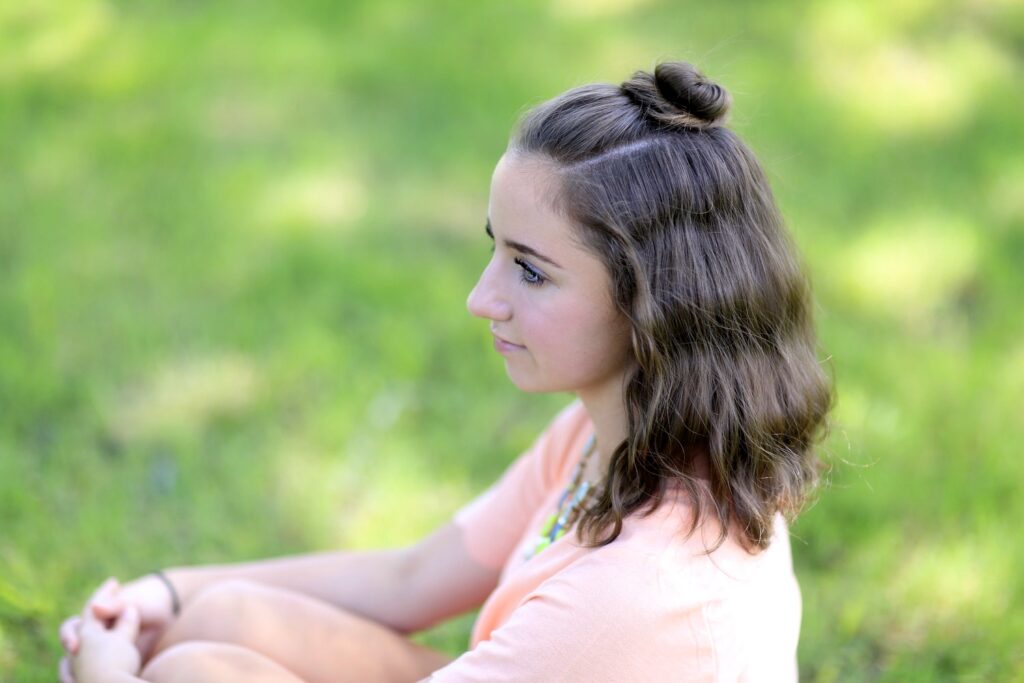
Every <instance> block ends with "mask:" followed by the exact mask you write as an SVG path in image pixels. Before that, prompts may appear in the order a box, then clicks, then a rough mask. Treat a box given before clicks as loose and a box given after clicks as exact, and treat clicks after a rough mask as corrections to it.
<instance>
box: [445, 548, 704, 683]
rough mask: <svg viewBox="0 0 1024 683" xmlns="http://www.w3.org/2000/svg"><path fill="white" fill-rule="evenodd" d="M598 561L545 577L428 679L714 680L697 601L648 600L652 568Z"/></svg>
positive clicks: (462, 682) (496, 682)
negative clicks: (483, 635)
mask: <svg viewBox="0 0 1024 683" xmlns="http://www.w3.org/2000/svg"><path fill="white" fill-rule="evenodd" d="M619 559H621V558H619ZM599 564H600V565H601V566H598V567H595V566H594V563H590V564H588V565H586V566H581V567H573V568H572V569H569V570H567V571H564V572H561V573H559V574H557V575H555V576H553V577H552V578H551V579H549V580H547V581H545V582H544V583H543V584H542V585H541V586H540V587H538V589H537V590H535V591H534V592H533V593H531V595H530V596H529V597H528V598H527V599H526V600H525V601H524V602H523V603H522V604H521V605H520V606H519V607H518V608H517V609H516V610H515V612H513V613H512V615H511V616H510V617H509V619H508V621H506V622H505V623H504V624H503V625H502V626H500V627H499V628H498V629H496V630H495V631H494V632H493V633H492V634H491V637H490V639H488V640H486V641H483V642H481V643H480V644H479V645H478V646H477V647H476V648H474V649H472V650H470V651H469V652H467V653H465V654H463V655H462V656H461V657H459V658H458V659H456V660H455V661H453V662H452V663H450V664H448V665H447V666H445V667H444V668H442V669H439V670H438V671H435V672H434V674H433V675H432V676H431V678H430V682H431V683H477V682H481V683H482V682H483V681H488V682H493V683H502V682H506V681H507V682H510V683H511V682H513V681H516V682H519V683H524V682H530V681H597V682H599V681H609V682H611V681H699V682H703V681H715V680H717V679H716V676H715V653H714V647H713V646H712V643H711V639H710V635H709V633H708V630H707V628H706V626H705V624H704V615H703V610H702V608H701V606H700V605H689V606H685V607H680V606H679V605H678V603H676V604H675V605H663V604H661V603H659V601H658V600H656V599H652V596H657V595H658V590H657V588H656V587H655V586H654V585H653V584H652V582H653V581H656V580H657V579H656V578H654V577H655V572H650V571H644V570H642V569H638V568H637V565H636V564H632V566H630V564H629V563H625V566H624V564H623V563H621V562H618V561H614V560H613V561H611V562H608V561H605V562H602V563H599ZM624 573H625V574H631V576H629V577H628V579H629V580H626V581H623V578H624V577H623V574H624Z"/></svg>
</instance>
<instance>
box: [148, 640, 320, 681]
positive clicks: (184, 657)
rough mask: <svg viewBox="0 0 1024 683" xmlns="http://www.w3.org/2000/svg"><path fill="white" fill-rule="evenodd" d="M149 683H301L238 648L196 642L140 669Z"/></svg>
mask: <svg viewBox="0 0 1024 683" xmlns="http://www.w3.org/2000/svg"><path fill="white" fill-rule="evenodd" d="M141 676H142V678H144V679H145V680H147V681H149V682H150V683H225V682H227V681H246V683H304V681H302V679H300V678H298V677H297V676H295V675H294V674H292V673H291V672H290V671H288V670H287V669H285V668H284V667H282V666H281V665H280V664H277V663H276V662H274V661H272V660H270V659H267V658H266V657H264V656H262V655H259V654H256V653H255V652H253V651H251V650H246V649H245V648H242V647H239V646H237V645H228V644H225V643H206V642H201V641H195V642H191V643H184V644H182V645H175V646H174V647H172V648H169V649H167V650H164V651H163V652H162V653H160V655H158V656H157V657H154V658H153V659H152V660H151V661H150V662H149V664H147V665H146V667H145V668H144V669H143V670H142V674H141Z"/></svg>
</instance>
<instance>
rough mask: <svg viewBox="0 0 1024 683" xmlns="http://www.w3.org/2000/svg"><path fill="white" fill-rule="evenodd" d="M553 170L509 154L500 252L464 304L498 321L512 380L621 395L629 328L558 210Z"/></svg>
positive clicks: (501, 165) (498, 225) (495, 207)
mask: <svg viewBox="0 0 1024 683" xmlns="http://www.w3.org/2000/svg"><path fill="white" fill-rule="evenodd" d="M555 182H557V179H556V178H555V176H554V174H553V173H552V170H551V168H550V166H548V165H547V164H546V163H545V162H544V161H541V160H538V159H536V158H531V157H528V156H515V155H511V156H510V155H509V154H506V155H505V156H503V157H502V158H501V160H500V161H499V162H498V165H497V167H496V168H495V170H494V175H493V177H492V180H491V194H490V201H489V204H488V233H489V234H490V236H491V237H492V239H493V240H494V252H493V255H492V257H491V260H490V261H489V262H488V264H487V266H486V268H484V271H483V273H482V274H481V275H480V279H479V281H478V282H477V284H476V286H475V287H474V288H473V290H472V291H471V292H470V294H469V298H468V300H467V302H466V305H467V307H468V308H469V311H470V312H471V313H472V314H473V315H475V316H478V317H480V318H485V319H487V320H490V321H491V324H490V327H491V332H492V334H493V335H494V345H495V349H496V350H497V351H498V352H499V353H501V354H502V355H503V356H504V358H505V370H506V372H507V373H508V376H509V378H510V379H511V380H512V383H513V384H515V385H516V386H517V387H518V388H519V389H521V390H523V391H529V392H558V391H571V392H575V393H577V394H579V395H581V396H585V395H586V394H588V393H598V392H600V393H604V392H608V391H613V392H621V391H622V383H623V379H624V375H625V373H626V372H627V371H628V369H629V367H630V362H631V359H632V352H631V350H630V328H629V322H628V320H627V319H626V318H625V316H623V315H622V314H621V313H620V312H619V311H618V309H617V308H616V307H615V306H614V304H613V303H612V300H611V294H610V288H609V287H610V280H609V277H608V273H607V271H606V269H605V266H604V264H603V263H602V262H601V261H600V259H598V258H597V256H595V255H594V254H593V253H591V252H590V251H588V250H586V248H585V247H584V246H583V245H582V244H580V243H579V241H578V239H577V238H576V236H575V234H574V232H573V228H572V226H571V225H570V224H569V222H568V219H567V218H565V217H564V216H562V215H560V214H559V213H558V212H556V211H555V209H554V208H553V207H552V206H551V202H550V196H551V195H550V193H551V190H552V188H553V187H554V183H555Z"/></svg>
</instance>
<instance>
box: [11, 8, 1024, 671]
mask: <svg viewBox="0 0 1024 683" xmlns="http://www.w3.org/2000/svg"><path fill="white" fill-rule="evenodd" d="M1022 55H1024V11H1022V5H1021V4H1020V3H1018V2H1014V1H1013V0H963V1H960V2H939V1H936V0H912V1H909V2H896V3H892V2H885V1H883V0H870V1H854V0H825V1H823V2H817V3H797V2H788V3H775V2H731V3H683V2H656V1H654V0H556V1H554V2H539V1H535V0H530V1H524V2H499V1H498V0H486V1H484V0H481V1H477V2H454V1H452V0H449V1H447V2H434V3H417V2H412V1H411V0H402V1H396V0H383V1H370V0H366V1H362V2H358V1H347V2H336V1H332V2H328V1H316V0H306V1H302V2H288V3H284V2H282V3H266V2H222V3H216V4H214V3H201V2H194V1H193V2H186V1H180V2H100V1H93V0H85V1H78V0H72V1H69V0H64V1H62V2H57V1H56V0H53V1H50V2H34V3H32V2H30V3H4V4H3V5H0V320H2V323H0V324H2V328H0V679H2V680H5V681H7V680H12V681H35V680H39V681H44V680H53V679H54V677H55V667H56V662H57V659H58V657H59V645H58V642H57V638H56V631H57V627H58V624H59V623H60V621H61V620H62V619H63V618H64V617H65V616H66V615H68V614H70V613H72V612H74V611H77V610H78V609H79V608H80V605H81V602H82V600H83V599H84V598H85V597H86V596H87V595H88V593H89V592H90V591H91V590H92V588H94V587H95V586H96V585H97V584H98V583H99V582H100V581H101V580H102V579H103V578H104V577H106V576H108V575H116V576H119V577H122V578H124V579H128V578H131V577H133V576H136V575H138V574H140V573H143V572H145V571H147V570H149V569H151V568H153V567H158V566H168V565H175V564H194V563H206V562H215V561H217V562H219V561H234V560H242V559H250V558H256V557H266V556H273V555H282V554H289V553H296V552H304V551H309V550H317V549H330V548H339V547H349V548H370V547H380V546H387V545H393V544H400V543H407V542H411V541H413V540H415V539H417V538H419V537H420V536H421V535H423V534H425V533H426V532H428V531H429V530H431V529H433V528H434V527H436V526H437V525H439V524H441V523H443V522H444V521H446V520H447V519H448V518H449V517H450V515H451V514H452V512H453V511H454V510H455V509H456V508H458V507H459V506H460V505H462V504H463V503H464V502H465V501H467V500H469V499H470V498H471V497H472V496H473V495H475V494H476V493H477V492H479V491H480V490H481V489H483V488H484V487H485V486H487V485H488V484H489V483H490V482H491V481H492V480H493V479H494V478H495V477H496V476H497V475H498V474H499V473H500V472H501V471H502V470H503V468H504V467H505V466H506V465H507V464H508V463H509V462H510V461H511V459H512V458H513V457H514V456H515V455H516V454H517V453H518V452H520V451H521V450H522V449H523V448H524V447H526V446H527V445H528V444H529V442H530V441H531V440H532V438H533V437H534V436H535V434H536V433H537V432H538V430H539V429H540V428H541V427H542V426H543V425H544V424H545V423H546V422H547V421H548V419H549V418H550V417H551V415H552V414H553V413H554V412H555V411H556V410H557V409H558V408H560V407H561V406H563V405H565V404H566V403H567V402H568V400H569V398H570V397H568V396H566V395H553V396H552V395H546V396H533V395H524V394H520V393H518V392H517V391H516V390H515V388H514V387H513V386H512V385H511V384H510V383H509V382H508V381H507V379H506V378H505V375H504V370H503V365H502V362H501V360H500V358H499V357H498V356H496V355H495V354H494V352H493V350H492V348H491V347H490V336H489V333H488V330H487V325H486V323H485V322H482V321H479V320H474V319H472V318H471V317H470V316H469V315H468V313H466V311H465V307H464V302H465V297H466V294H467V293H468V291H469V289H470V288H471V286H472V285H473V283H474V282H475V279H476V276H477V274H478V272H479V271H480V269H481V268H482V267H483V265H484V263H485V261H486V260H487V258H488V254H489V241H488V240H487V238H486V237H485V235H484V231H483V222H484V217H485V212H486V203H487V191H488V185H489V178H490V172H491V169H492V167H493V164H494V162H495V161H496V160H497V158H498V156H499V155H500V154H501V152H502V150H503V148H504V145H505V142H506V140H507V136H508V133H509V131H510V129H511V126H512V124H513V123H514V121H515V120H516V118H517V116H518V115H519V114H520V113H521V112H522V111H524V110H525V109H526V108H527V107H528V106H530V105H532V104H536V103H538V102H540V101H542V100H544V99H546V98H548V97H551V96H553V95H555V94H557V93H559V92H561V91H563V90H565V89H567V88H569V87H572V86H574V85H579V84H582V83H587V82H592V81H613V82H619V81H621V80H623V79H624V78H626V77H627V76H628V75H629V74H630V73H631V72H632V71H633V70H635V69H639V68H645V69H647V68H651V67H653V65H654V64H655V63H656V62H657V61H658V60H660V59H665V58H682V59H688V60H690V61H693V62H694V63H696V64H697V65H698V66H699V67H701V68H702V69H704V70H705V72H706V73H707V74H708V75H709V76H710V77H712V78H713V79H716V80H718V81H719V82H720V83H722V84H723V85H724V86H726V87H727V88H729V89H730V90H731V92H732V94H733V96H734V100H735V104H734V109H733V116H732V125H733V127H734V128H735V129H736V130H737V131H738V132H739V133H740V134H741V135H742V136H743V137H744V138H745V139H746V140H747V141H748V142H749V143H750V145H751V146H752V148H753V149H754V151H755V153H757V154H758V156H759V158H760V159H761V161H762V163H763V164H764V166H765V168H766V170H767V172H768V174H769V176H770V178H771V181H772V183H773V186H774V188H775V191H776V193H777V197H778V199H779V202H780V204H781V206H782V208H783V211H784V213H785V215H786V217H787V219H788V221H789V224H790V226H791V228H792V231H793V233H794V235H795V237H796V240H797V242H798V243H799V245H800V247H801V248H802V250H803V251H804V254H805V256H806V260H807V263H808V268H809V270H810V272H811V274H812V277H813V280H814V285H815V288H816V296H817V301H818V311H817V313H818V317H819V320H820V329H821V344H822V356H823V357H827V358H829V359H830V363H831V367H832V369H833V371H834V373H835V376H836V381H837V387H838V405H837V409H836V412H835V416H834V417H835V424H834V427H833V429H832V432H831V436H830V438H829V440H828V442H827V444H826V446H825V448H824V457H825V458H826V459H827V460H828V461H829V462H830V463H831V465H832V471H831V474H830V477H829V480H830V481H829V485H828V486H827V487H826V488H824V489H822V490H821V492H820V495H819V496H818V497H817V500H816V502H815V504H814V505H813V506H812V507H811V508H810V509H809V510H808V511H807V512H806V514H805V515H804V516H803V517H802V518H801V519H800V521H799V522H798V523H797V524H796V525H795V527H794V529H793V532H794V535H795V536H794V556H795V562H796V565H797V571H798V575H799V577H800V580H801V585H802V587H803V595H804V623H803V631H802V638H801V645H800V652H799V659H800V669H801V673H802V679H803V680H807V681H820V682H828V681H945V680H965V681H1003V680H1024V658H1022V645H1021V643H1022V642H1024V595H1022V580H1021V576H1022V572H1021V570H1020V567H1021V566H1024V534H1021V532H1020V526H1021V522H1022V520H1024V499H1022V496H1021V494H1020V486H1021V483H1022V482H1024V459H1022V457H1021V452H1020V450H1021V443H1022V442H1024V401H1022V399H1024V341H1022V334H1021V333H1022V332H1024V326H1022V321H1024V313H1022V306H1021V303H1020V299H1019V297H1020V295H1021V292H1022V291H1024V274H1022V264H1024V145H1022V141H1021V138H1022V131H1021V115H1022V112H1024V106H1022V105H1024V96H1022V94H1021V93H1022V92H1024V90H1022V88H1021V85H1022V79H1021V75H1022V69H1021V65H1022ZM471 623H472V615H468V616H466V617H464V618H462V619H459V620H456V621H454V622H452V623H450V624H447V625H445V626H443V627H440V628H438V629H435V630H434V631H432V632H430V633H427V634H424V635H421V636H419V639H420V640H421V641H422V642H426V643H429V644H431V645H432V646H435V647H439V648H442V649H444V650H446V651H447V652H449V653H450V654H452V655H456V654H458V653H460V652H461V651H462V650H463V649H464V648H465V647H466V644H467V643H466V641H467V639H468V635H469V628H470V625H471Z"/></svg>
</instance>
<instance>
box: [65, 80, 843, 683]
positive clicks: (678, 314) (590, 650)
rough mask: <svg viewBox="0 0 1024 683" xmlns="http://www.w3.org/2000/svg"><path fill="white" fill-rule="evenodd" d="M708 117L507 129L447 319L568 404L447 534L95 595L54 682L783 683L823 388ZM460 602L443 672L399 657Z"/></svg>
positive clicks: (688, 90)
mask: <svg viewBox="0 0 1024 683" xmlns="http://www.w3.org/2000/svg"><path fill="white" fill-rule="evenodd" d="M729 106H730V98H729V95H728V94H727V93H726V91H725V90H723V89H722V88H721V87H720V86H718V85H716V84H714V83H712V82H710V81H708V80H707V79H706V78H704V77H703V76H702V75H701V74H700V73H699V72H697V71H696V70H695V69H694V68H693V67H692V66H690V65H689V64H685V63H663V64H661V65H659V66H658V67H657V68H656V69H655V71H654V73H653V74H651V73H645V72H638V73H637V74H635V75H634V76H633V77H632V78H630V79H629V80H628V81H626V82H625V83H623V84H622V85H620V86H614V85H603V84H602V85H588V86H584V87H580V88H576V89H573V90H570V91H568V92H566V93H564V94H562V95H560V96H558V97H556V98H555V99H553V100H551V101H549V102H546V103H544V104H542V105H540V106H539V107H537V108H535V109H534V110H533V111H531V112H530V113H529V114H528V115H527V116H526V117H525V119H524V120H523V121H522V122H521V124H520V126H519V127H518V129H517V131H516V132H515V134H514V135H513V137H512V140H511V142H510V144H509V147H508V150H507V151H506V153H505V154H504V156H502V158H501V160H500V161H499V162H498V165H497V168H496V169H495V171H494V176H493V180H492V184H491V195H490V202H489V206H488V216H487V226H486V231H487V234H488V236H489V237H490V238H491V239H493V243H494V251H493V256H492V257H491V260H490V262H489V263H488V264H487V266H486V268H485V269H484V271H483V274H482V275H481V276H480V280H479V282H478V283H477V285H476V287H475V288H474V289H473V291H472V292H471V293H470V295H469V300H468V307H469V310H470V311H471V312H472V313H473V314H474V315H476V316H478V317H480V318H484V319H486V320H488V321H489V324H490V329H491V332H492V333H493V335H494V347H495V350H496V351H497V352H498V353H499V354H501V356H502V357H503V359H504V362H505V368H506V370H507V372H508V375H509V378H510V379H511V380H512V382H513V383H514V384H515V385H516V386H517V387H519V388H520V389H522V390H523V391H530V392H539V391H545V392H551V391H557V392H573V393H574V394H575V395H576V397H577V400H575V401H574V402H573V403H572V404H570V405H569V406H568V407H566V408H565V409H564V410H563V411H562V412H561V413H560V414H559V415H557V416H556V417H555V418H554V420H553V421H552V422H551V424H550V425H549V426H548V428H547V429H546V430H545V431H544V432H543V433H542V434H541V435H540V437H539V438H538V439H537V440H536V442H535V443H534V444H533V446H532V447H531V448H530V449H529V450H527V451H526V452H525V453H524V454H523V455H522V456H520V457H519V458H518V459H517V460H516V461H515V462H514V463H512V465H511V466H510V467H509V468H508V469H507V470H506V472H505V473H504V475H503V476H502V477H501V479H500V480H499V481H498V482H497V483H495V484H494V485H493V486H492V487H491V488H490V489H488V490H487V491H486V492H484V493H483V494H482V495H481V496H480V497H478V498H477V499H476V500H474V501H473V502H471V503H470V504H468V505H467V506H465V507H463V508H462V509H461V510H460V511H459V512H458V513H457V514H456V515H455V518H454V520H453V521H452V522H451V523H449V524H447V525H445V526H444V527H442V528H441V529H439V530H438V531H436V532H435V533H434V534H432V535H431V536H429V537H427V538H425V539H424V540H422V541H421V542H419V543H418V544H416V545H414V546H411V547H408V548H403V549H397V550H389V551H375V552H333V553H322V554H313V555H305V556H301V557H292V558H282V559H274V560H267V561H262V562H254V563H247V564H237V565H226V566H215V567H189V568H179V569H172V570H168V571H167V572H165V573H158V574H157V575H152V576H148V577H143V578H140V579H137V580H135V581H133V582H131V583H129V584H126V585H124V586H119V585H118V584H117V583H116V582H114V581H109V582H108V583H106V584H104V586H102V587H101V588H100V589H99V590H98V591H97V593H96V594H95V595H94V596H93V598H92V599H91V600H90V601H89V603H88V604H87V605H86V607H85V610H84V612H83V615H82V616H81V617H74V618H71V619H69V620H68V621H67V622H65V624H64V626H63V627H62V629H61V636H62V641H63V643H64V646H65V648H66V649H67V650H68V653H69V658H68V659H67V660H65V661H64V662H62V666H61V668H62V673H61V675H62V677H63V679H64V680H65V681H70V680H75V681H77V682H78V683H93V682H94V681H117V680H138V678H137V677H141V678H142V679H144V680H147V681H191V682H201V681H234V680H245V681H275V682H277V681H280V682H285V681H288V682H292V683H295V682H298V681H305V682H307V683H326V682H327V681H340V680H353V681H371V680H382V681H408V680H418V679H422V678H427V677H429V678H430V679H431V680H432V681H436V682H438V683H440V682H447V681H541V680H544V681H548V680H587V681H634V680H637V681H639V680H651V681H762V680H763V681H787V680H789V681H792V680H795V679H796V676H797V670H796V646H797V638H798V632H799V624H800V593H799V589H798V587H797V583H796V580H795V578H794V575H793V570H792V564H791V558H790V548H789V541H788V538H787V531H786V523H785V517H790V518H791V517H792V516H793V515H795V514H796V513H797V512H798V511H799V509H800V506H801V504H802V502H803V500H804V498H805V496H806V495H807V493H808V490H809V488H810V487H811V486H812V485H813V483H814V481H815V478H816V474H817V461H816V459H815V457H814V454H813V448H814V446H815V444H816V442H817V441H818V439H819V438H820V436H821V433H822V430H823V427H824V423H825V419H826V415H827V413H828V410H829V407H830V404H831V387H830V384H829V382H828V380H827V377H826V375H825V373H824V372H823V370H822V368H821V366H820V364H819V362H818V360H817V358H816V353H815V332H814V327H813V322H812V320H811V310H810V309H811V304H810V298H809V290H808V285H807V281H806V279H805V277H804V275H803V273H802V272H801V268H800V265H799V263H798V260H797V257H796V255H795V252H794V248H793V246H792V244H791V243H790V241H789V238H788V237H787V235H786V232H785V228H784V225H783V221H782V219H781V217H780V215H779V212H778V210H777V208H776V206H775V202H774V200H773V197H772V193H771V190H770V189H769V186H768V183H767V181H766V180H765V177H764V174H763V172H762V170H761V168H760V166H759V165H758V163H757V161H756V159H755V158H754V156H753V155H752V154H751V152H750V151H749V150H748V149H747V147H746V146H745V145H744V144H743V143H742V142H741V141H740V140H739V139H738V138H737V137H736V135H735V134H733V133H732V132H731V131H729V130H728V129H727V128H725V127H723V125H722V123H723V120H724V119H725V116H726V114H727V113H728V110H729ZM481 605H482V608H481V611H480V614H479V617H478V618H477V621H476V624H475V626H474V628H473V634H472V641H471V643H470V649H469V651H468V652H466V653H465V654H463V655H462V656H460V657H458V658H457V659H455V660H453V661H449V659H448V658H447V657H445V656H444V655H442V654H439V653H437V652H433V651H431V650H429V649H427V648H425V647H422V646H420V645H418V644H415V643H413V642H411V641H410V640H408V639H407V638H406V636H407V634H410V633H413V632H416V631H419V630H422V629H425V628H428V627H430V626H432V625H434V624H437V623H439V622H441V621H443V620H445V619H448V618H450V617H453V616H456V615H458V614H461V613H464V612H466V611H468V610H470V609H473V608H476V607H480V606H481ZM140 653H141V655H140ZM142 664H144V666H142V668H141V671H140V665H142Z"/></svg>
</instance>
